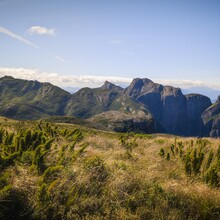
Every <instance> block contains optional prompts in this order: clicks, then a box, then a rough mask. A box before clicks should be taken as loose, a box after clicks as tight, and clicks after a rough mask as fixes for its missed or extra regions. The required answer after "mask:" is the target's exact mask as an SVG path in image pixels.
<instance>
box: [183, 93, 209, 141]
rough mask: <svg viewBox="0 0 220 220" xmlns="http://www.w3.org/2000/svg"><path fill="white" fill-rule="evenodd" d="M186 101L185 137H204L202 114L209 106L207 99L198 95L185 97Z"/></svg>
mask: <svg viewBox="0 0 220 220" xmlns="http://www.w3.org/2000/svg"><path fill="white" fill-rule="evenodd" d="M186 99H187V106H186V107H187V133H186V135H187V136H190V135H191V136H200V137H202V136H204V135H205V129H204V123H203V119H202V113H203V112H204V111H205V110H206V109H207V108H208V107H209V106H211V104H212V103H211V101H210V99H209V98H208V97H206V96H203V95H199V94H189V95H186Z"/></svg>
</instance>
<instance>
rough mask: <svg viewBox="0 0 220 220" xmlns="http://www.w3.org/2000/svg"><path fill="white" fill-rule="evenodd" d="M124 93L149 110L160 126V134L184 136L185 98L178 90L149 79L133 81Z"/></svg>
mask: <svg viewBox="0 0 220 220" xmlns="http://www.w3.org/2000/svg"><path fill="white" fill-rule="evenodd" d="M125 93H126V94H128V95H130V96H131V97H133V98H135V99H136V100H137V101H138V102H140V103H143V104H144V105H146V106H147V107H148V108H149V110H150V111H151V112H152V114H153V115H154V117H155V119H156V120H157V122H158V123H159V124H160V125H161V126H160V129H161V130H160V132H167V133H173V134H184V132H185V129H186V125H185V121H184V119H185V118H186V111H185V109H186V98H185V96H184V95H183V94H182V92H181V90H180V89H179V88H174V87H171V86H162V85H160V84H157V83H154V82H152V81H151V80H149V79H134V80H133V82H132V83H131V85H130V86H129V87H128V88H127V89H126V90H125Z"/></svg>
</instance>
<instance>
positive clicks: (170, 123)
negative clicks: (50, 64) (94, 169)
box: [0, 76, 220, 137]
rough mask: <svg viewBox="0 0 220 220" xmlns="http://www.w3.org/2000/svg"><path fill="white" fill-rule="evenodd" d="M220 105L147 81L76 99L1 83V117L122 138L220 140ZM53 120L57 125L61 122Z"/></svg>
mask: <svg viewBox="0 0 220 220" xmlns="http://www.w3.org/2000/svg"><path fill="white" fill-rule="evenodd" d="M219 103H220V102H219V101H217V102H216V103H215V104H213V105H212V103H211V101H210V99H209V98H208V97H206V96H204V95H200V94H194V93H193V94H187V95H184V94H183V93H182V91H181V89H180V88H175V87H172V86H163V85H161V84H158V83H154V82H153V81H151V80H150V79H146V78H145V79H139V78H136V79H134V80H133V81H132V82H131V84H130V85H129V86H128V87H127V88H125V89H123V88H121V87H120V86H116V85H114V84H113V83H111V82H108V81H106V82H105V83H104V85H103V86H101V87H99V88H95V89H91V88H82V89H80V90H79V91H77V92H76V93H74V94H70V93H69V92H67V91H65V90H63V89H61V88H59V87H57V86H54V85H52V84H50V83H40V82H37V81H28V80H21V79H14V78H13V77H10V76H5V77H3V78H0V115H1V116H6V117H10V118H14V119H40V118H46V117H51V116H60V120H62V118H63V119H65V120H70V121H76V122H77V121H78V122H79V123H87V124H88V125H90V126H91V125H92V124H94V125H95V126H94V127H99V128H101V127H105V128H106V129H108V130H114V131H120V132H128V131H135V132H145V133H154V132H162V133H170V134H176V135H184V136H200V137H202V136H212V137H218V136H220V132H219V127H220V126H219V114H220V104H219ZM72 117H75V118H81V119H84V120H77V119H76V120H74V118H72ZM70 118H72V119H70ZM54 119H55V120H56V121H59V119H58V118H57V117H56V118H54ZM51 120H52V119H51ZM96 125H97V126H96Z"/></svg>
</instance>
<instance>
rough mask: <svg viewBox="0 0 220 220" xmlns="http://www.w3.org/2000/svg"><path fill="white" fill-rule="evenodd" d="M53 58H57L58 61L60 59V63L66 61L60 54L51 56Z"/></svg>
mask: <svg viewBox="0 0 220 220" xmlns="http://www.w3.org/2000/svg"><path fill="white" fill-rule="evenodd" d="M53 57H54V58H55V59H57V60H58V61H60V62H61V63H67V61H66V60H64V59H63V58H62V57H60V56H53Z"/></svg>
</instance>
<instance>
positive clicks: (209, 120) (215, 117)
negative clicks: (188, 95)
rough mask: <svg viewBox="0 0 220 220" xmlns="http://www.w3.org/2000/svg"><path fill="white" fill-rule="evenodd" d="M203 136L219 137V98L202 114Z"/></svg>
mask: <svg viewBox="0 0 220 220" xmlns="http://www.w3.org/2000/svg"><path fill="white" fill-rule="evenodd" d="M202 119H203V122H204V124H205V133H204V135H205V136H210V137H220V97H218V99H217V101H216V102H215V103H214V104H213V105H212V106H210V107H209V108H208V109H207V110H205V111H204V112H203V114H202Z"/></svg>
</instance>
